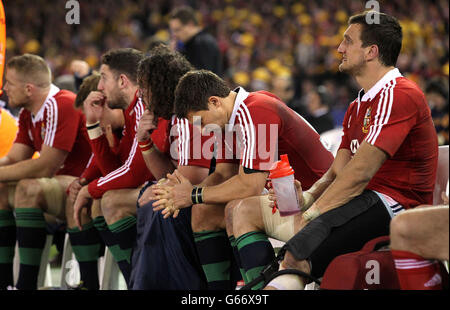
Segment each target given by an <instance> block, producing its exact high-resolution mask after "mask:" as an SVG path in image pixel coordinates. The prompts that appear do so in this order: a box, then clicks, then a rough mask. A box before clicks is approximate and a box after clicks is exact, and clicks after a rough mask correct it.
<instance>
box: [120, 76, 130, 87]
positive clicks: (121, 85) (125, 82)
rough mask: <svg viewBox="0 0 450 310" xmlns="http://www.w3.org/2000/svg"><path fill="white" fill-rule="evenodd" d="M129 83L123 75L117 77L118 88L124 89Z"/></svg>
mask: <svg viewBox="0 0 450 310" xmlns="http://www.w3.org/2000/svg"><path fill="white" fill-rule="evenodd" d="M129 83H130V80H129V79H128V77H127V76H126V75H125V74H121V75H119V87H126V86H127V85H128V84H129Z"/></svg>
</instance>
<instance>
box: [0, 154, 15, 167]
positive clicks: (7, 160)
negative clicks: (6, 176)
mask: <svg viewBox="0 0 450 310" xmlns="http://www.w3.org/2000/svg"><path fill="white" fill-rule="evenodd" d="M13 163H14V161H13V160H12V159H11V158H10V157H8V156H4V157H2V158H0V167H1V166H7V165H11V164H13Z"/></svg>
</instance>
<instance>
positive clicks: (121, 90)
mask: <svg viewBox="0 0 450 310" xmlns="http://www.w3.org/2000/svg"><path fill="white" fill-rule="evenodd" d="M142 58H144V53H142V52H140V51H138V50H135V49H132V48H119V49H113V50H110V51H108V52H107V53H106V54H104V55H103V56H102V65H101V67H100V81H99V83H98V86H97V87H98V90H99V91H101V92H102V93H103V94H104V95H105V97H106V103H107V104H108V106H109V107H110V108H111V109H126V108H127V107H128V105H129V104H130V102H129V100H128V99H127V92H130V90H131V91H132V90H133V89H136V88H137V68H138V65H139V61H141V59H142Z"/></svg>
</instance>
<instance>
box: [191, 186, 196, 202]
mask: <svg viewBox="0 0 450 310" xmlns="http://www.w3.org/2000/svg"><path fill="white" fill-rule="evenodd" d="M197 191H198V187H197V186H194V188H193V189H192V192H191V201H192V204H193V205H195V204H197Z"/></svg>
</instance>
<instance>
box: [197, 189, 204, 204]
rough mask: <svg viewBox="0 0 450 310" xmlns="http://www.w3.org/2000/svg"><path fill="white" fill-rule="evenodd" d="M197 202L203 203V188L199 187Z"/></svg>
mask: <svg viewBox="0 0 450 310" xmlns="http://www.w3.org/2000/svg"><path fill="white" fill-rule="evenodd" d="M197 201H198V203H203V187H199V188H198V190H197Z"/></svg>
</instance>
